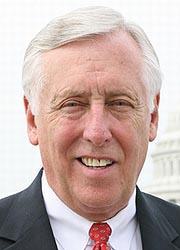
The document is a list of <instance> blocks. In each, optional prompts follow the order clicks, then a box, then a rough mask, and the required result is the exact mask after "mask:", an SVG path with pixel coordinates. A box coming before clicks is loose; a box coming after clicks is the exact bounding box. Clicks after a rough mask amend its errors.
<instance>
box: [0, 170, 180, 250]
mask: <svg viewBox="0 0 180 250" xmlns="http://www.w3.org/2000/svg"><path fill="white" fill-rule="evenodd" d="M41 174H42V173H41V172H40V173H39V174H38V176H37V177H36V179H35V180H34V182H33V183H32V184H31V186H30V187H29V188H27V189H26V190H24V191H22V192H20V193H18V194H15V195H12V196H10V197H7V198H4V199H2V200H1V201H0V250H57V247H56V243H55V240H54V237H53V233H52V229H51V226H50V223H49V219H48V215H47V213H46V209H45V206H44V202H43V197H42V193H41ZM137 218H138V220H139V223H140V230H141V236H142V244H143V250H178V249H179V250H180V237H179V233H180V207H178V206H176V205H173V204H170V203H167V202H165V201H162V200H160V199H158V198H155V197H153V196H151V195H147V194H144V193H142V192H141V191H139V189H138V188H137ZM72 250H73V246H72Z"/></svg>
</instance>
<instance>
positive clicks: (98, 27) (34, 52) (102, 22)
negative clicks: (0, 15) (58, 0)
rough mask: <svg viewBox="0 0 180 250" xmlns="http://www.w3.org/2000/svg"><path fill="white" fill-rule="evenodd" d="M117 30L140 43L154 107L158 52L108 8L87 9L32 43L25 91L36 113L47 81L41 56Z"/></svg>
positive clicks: (158, 82) (56, 24)
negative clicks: (42, 68)
mask: <svg viewBox="0 0 180 250" xmlns="http://www.w3.org/2000/svg"><path fill="white" fill-rule="evenodd" d="M116 30H124V31H126V32H127V33H128V34H129V35H130V36H131V37H132V38H133V39H134V40H135V41H136V43H137V45H138V46H139V48H140V49H141V51H142V55H143V59H144V81H145V84H149V89H150V99H151V100H150V108H151V109H152V108H153V97H154V96H155V95H156V94H157V93H158V92H159V91H160V88H161V82H162V79H161V71H160V66H159V61H158V58H157V56H156V53H155V51H154V49H153V47H152V45H151V43H150V41H149V40H148V38H147V36H146V34H145V33H144V31H143V30H142V29H141V28H140V27H139V26H138V25H136V24H133V23H131V22H128V21H126V20H125V19H124V18H123V16H122V15H121V14H120V13H119V12H117V11H114V10H112V9H110V8H107V7H100V6H99V7H86V8H81V9H78V10H75V11H72V12H70V13H69V14H66V15H64V16H61V17H57V18H55V19H54V20H52V21H51V22H50V23H49V24H48V25H47V26H46V27H45V28H43V29H42V30H41V31H40V32H39V33H38V34H37V35H36V36H35V38H34V39H33V40H32V41H31V42H30V44H29V46H28V48H27V50H26V53H25V57H24V66H23V75H22V81H23V89H24V94H25V96H26V98H27V99H28V101H29V103H30V105H31V109H32V112H33V113H35V112H36V111H37V107H38V97H39V92H40V89H41V88H42V86H44V83H45V82H46V79H45V74H43V72H42V70H41V64H42V62H41V55H42V54H43V53H44V52H47V51H49V50H52V49H55V48H58V47H60V46H62V45H65V44H68V43H70V42H73V41H79V40H84V39H89V38H91V39H93V37H96V36H98V35H105V34H107V33H111V32H113V31H116Z"/></svg>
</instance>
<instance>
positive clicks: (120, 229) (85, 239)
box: [42, 173, 142, 250]
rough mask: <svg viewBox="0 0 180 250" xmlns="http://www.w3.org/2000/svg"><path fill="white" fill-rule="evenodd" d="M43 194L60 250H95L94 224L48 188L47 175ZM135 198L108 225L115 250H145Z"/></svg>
mask: <svg viewBox="0 0 180 250" xmlns="http://www.w3.org/2000/svg"><path fill="white" fill-rule="evenodd" d="M42 193H43V198H44V202H45V207H46V210H47V213H48V216H49V220H50V224H51V227H52V231H53V234H54V238H55V241H56V244H57V248H58V250H92V246H93V242H92V241H91V239H90V238H89V235H88V233H89V229H90V227H91V225H92V223H93V222H92V221H89V220H87V219H85V218H83V217H81V216H80V215H78V214H76V213H75V212H74V211H72V210H71V209H70V208H69V207H67V206H66V205H65V204H64V203H63V202H62V201H61V200H60V199H59V198H58V197H57V195H56V194H55V193H54V191H53V190H52V189H51V187H50V186H49V185H48V183H47V180H46V177H45V174H44V173H43V176H42ZM135 196H136V192H135V191H134V193H133V195H132V197H131V198H130V200H129V203H128V205H127V206H126V207H125V208H124V209H123V210H121V211H120V212H119V213H118V214H116V215H115V216H114V217H113V218H111V219H109V220H107V221H106V222H107V223H108V224H109V225H110V227H111V229H112V234H111V236H110V238H109V244H110V248H111V249H112V250H122V249H123V250H142V243H141V235H140V230H139V225H138V223H137V220H136V216H135V214H136V205H135Z"/></svg>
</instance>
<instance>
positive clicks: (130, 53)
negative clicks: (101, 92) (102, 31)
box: [42, 31, 143, 89]
mask: <svg viewBox="0 0 180 250" xmlns="http://www.w3.org/2000/svg"><path fill="white" fill-rule="evenodd" d="M42 61H43V65H42V67H43V73H45V74H46V78H47V80H48V85H49V86H51V88H53V86H54V85H55V86H56V88H58V89H61V87H62V88H63V89H64V87H68V86H69V87H73V86H74V87H75V86H76V88H77V85H78V86H81V87H82V86H84V87H86V88H88V87H90V86H92V87H93V83H94V84H96V85H97V84H98V85H99V86H100V87H106V88H107V83H108V85H109V87H110V86H111V85H112V86H113V85H114V84H117V81H118V82H119V83H121V84H123V85H124V86H125V85H127V86H128V85H129V88H131V85H134V84H135V83H136V82H142V78H143V77H142V73H143V72H142V68H143V65H142V64H143V60H142V55H141V50H140V49H139V47H138V45H137V44H136V42H135V41H134V40H133V39H132V38H131V37H130V36H129V35H128V34H127V33H126V32H124V31H118V32H114V33H111V34H108V35H102V36H97V37H96V38H93V39H88V40H83V41H77V42H71V43H69V44H67V45H64V46H62V47H60V48H57V49H54V50H51V51H48V52H46V53H44V54H43V56H42ZM109 83H110V84H109ZM130 83H131V84H130Z"/></svg>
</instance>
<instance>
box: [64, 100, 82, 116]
mask: <svg viewBox="0 0 180 250" xmlns="http://www.w3.org/2000/svg"><path fill="white" fill-rule="evenodd" d="M86 106H87V104H86V103H84V102H82V101H78V100H67V101H65V102H63V103H62V104H61V106H60V110H62V111H63V112H64V113H67V114H71V113H72V114H74V113H77V112H81V111H83V110H84V108H85V107H86Z"/></svg>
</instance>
